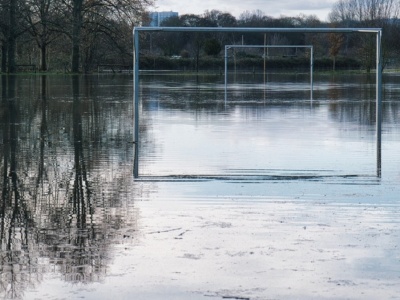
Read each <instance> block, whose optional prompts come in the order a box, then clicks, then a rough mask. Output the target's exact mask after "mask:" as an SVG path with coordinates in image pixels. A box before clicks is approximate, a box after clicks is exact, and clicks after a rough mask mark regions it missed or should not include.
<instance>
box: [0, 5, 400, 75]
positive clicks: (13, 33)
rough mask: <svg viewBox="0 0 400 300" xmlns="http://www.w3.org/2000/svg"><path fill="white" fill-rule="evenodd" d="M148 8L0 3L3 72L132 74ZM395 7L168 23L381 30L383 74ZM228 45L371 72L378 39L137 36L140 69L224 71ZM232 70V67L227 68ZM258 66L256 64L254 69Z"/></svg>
mask: <svg viewBox="0 0 400 300" xmlns="http://www.w3.org/2000/svg"><path fill="white" fill-rule="evenodd" d="M152 4H153V0H90V1H89V0H0V44H1V54H0V56H1V72H4V73H6V72H8V73H15V72H17V71H18V70H21V69H30V68H34V67H38V69H39V70H40V71H66V72H73V73H76V72H91V71H93V70H97V68H98V66H104V67H105V68H109V69H112V70H114V69H127V68H128V69H129V68H130V69H131V68H132V27H133V26H138V25H144V26H146V25H148V24H149V22H150V20H149V17H148V14H147V13H146V11H148V10H149V9H150V8H151V5H152ZM399 7H400V5H399V0H374V1H371V0H339V1H338V2H336V3H335V4H334V5H333V7H332V12H331V14H330V16H329V20H328V21H327V22H322V21H320V20H319V19H318V18H317V17H316V16H313V15H310V16H306V15H300V16H298V17H284V16H282V17H280V18H273V17H270V16H267V15H265V14H264V13H263V12H262V11H261V10H257V11H253V12H249V11H246V12H244V13H242V14H241V15H240V16H239V18H236V17H234V16H233V15H231V14H230V13H227V12H222V11H217V10H212V11H206V12H205V13H203V14H201V15H194V14H186V15H181V16H178V17H171V18H169V19H167V20H165V21H164V22H163V24H162V26H174V27H189V26H190V27H218V26H219V27H269V28H271V27H272V28H282V27H285V28H313V27H314V28H315V27H326V28H330V27H332V28H333V27H364V28H365V27H369V28H372V27H373V28H383V41H382V42H383V58H384V60H383V61H384V64H383V65H384V66H387V65H388V64H396V63H397V61H398V56H399V54H400V53H399V52H400V45H399V44H400V22H399V20H398V14H399ZM225 45H313V47H314V58H315V61H316V62H318V63H320V64H321V65H324V68H325V67H326V66H327V65H330V67H331V68H333V69H335V68H336V67H338V68H339V67H344V68H349V67H355V68H359V67H362V68H364V69H366V70H367V71H370V70H371V69H373V68H374V67H375V55H376V49H375V37H374V36H373V35H371V34H370V35H368V34H333V33H331V34H322V33H268V34H263V33H229V34H228V33H225V34H223V33H206V32H198V33H193V32H192V33H183V32H181V33H176V32H175V33H173V32H169V33H168V32H152V33H151V32H147V33H141V50H142V52H141V58H142V60H141V66H140V68H150V69H151V68H154V69H160V68H176V67H183V68H186V69H189V68H191V69H193V70H199V68H200V69H201V68H208V67H209V66H210V64H211V65H214V66H215V65H216V66H218V67H220V66H221V62H222V61H223V56H224V51H223V49H224V46H225ZM229 55H230V56H231V57H233V59H232V60H233V61H234V62H233V63H234V64H235V65H240V64H245V62H247V63H248V65H247V67H253V65H252V64H254V63H255V61H259V60H260V58H261V57H265V56H267V57H268V59H269V60H272V61H274V62H275V63H276V64H277V65H278V66H279V65H282V64H286V63H288V62H287V60H286V61H284V60H282V58H283V57H291V58H293V59H292V60H291V63H292V64H293V63H298V62H299V61H300V62H301V61H304V60H307V58H308V57H309V55H310V53H309V51H307V50H306V49H295V48H292V49H268V51H264V49H262V48H258V49H251V50H245V49H234V50H232V51H231V53H230V54H229ZM230 63H232V62H230ZM257 65H259V63H257Z"/></svg>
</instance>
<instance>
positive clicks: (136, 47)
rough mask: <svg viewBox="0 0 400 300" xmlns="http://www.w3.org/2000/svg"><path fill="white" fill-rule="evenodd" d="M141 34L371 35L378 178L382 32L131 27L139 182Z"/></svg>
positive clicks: (137, 173) (378, 174)
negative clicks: (374, 49)
mask: <svg viewBox="0 0 400 300" xmlns="http://www.w3.org/2000/svg"><path fill="white" fill-rule="evenodd" d="M141 32H193V33H194V32H207V33H210V32H219V33H261V34H266V33H346V34H348V33H361V34H374V35H375V37H376V79H375V80H376V88H375V101H376V115H375V118H376V158H377V168H376V169H377V174H376V175H377V177H381V140H382V29H381V28H272V27H256V28H255V27H254V28H251V27H134V28H133V32H132V34H133V101H134V105H133V106H134V122H133V125H134V130H133V131H134V136H133V143H134V145H135V149H134V150H135V152H134V162H133V176H134V178H139V176H140V173H139V156H140V151H139V149H140V134H139V133H140V131H139V118H140V116H139V102H140V89H139V87H140V81H139V60H140V38H139V37H140V33H141Z"/></svg>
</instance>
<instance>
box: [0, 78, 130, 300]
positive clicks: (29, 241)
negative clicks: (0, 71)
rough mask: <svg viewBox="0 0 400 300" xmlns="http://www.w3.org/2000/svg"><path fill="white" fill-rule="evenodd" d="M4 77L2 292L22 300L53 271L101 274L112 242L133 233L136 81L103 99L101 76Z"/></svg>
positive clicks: (75, 278) (78, 277)
mask: <svg viewBox="0 0 400 300" xmlns="http://www.w3.org/2000/svg"><path fill="white" fill-rule="evenodd" d="M1 80H2V81H1V95H2V99H1V100H2V101H1V112H2V118H1V121H0V122H1V123H0V130H1V132H0V135H1V140H2V142H1V145H0V154H1V157H2V161H1V165H0V168H1V171H2V177H3V178H2V183H1V185H2V201H1V212H0V213H1V214H0V220H1V227H0V246H1V253H0V256H1V259H0V277H1V278H0V282H1V285H0V295H1V297H2V298H6V299H8V298H10V299H16V298H22V297H23V294H24V291H25V290H26V288H27V287H30V286H32V285H35V284H37V283H39V282H41V280H42V278H43V276H44V274H45V273H48V272H56V273H59V274H62V276H63V278H64V280H66V281H69V282H94V281H100V280H102V279H103V278H104V276H105V274H106V271H107V268H108V265H109V260H110V257H111V254H110V245H112V244H115V243H120V242H124V237H125V239H126V238H127V237H129V238H130V239H133V238H134V237H135V232H136V229H135V226H136V225H135V224H136V212H135V208H134V206H133V203H132V198H133V197H134V191H133V189H131V188H130V186H131V185H130V184H129V182H130V180H131V170H132V164H131V155H132V147H131V145H132V144H131V143H130V140H131V139H126V137H127V136H131V115H130V114H129V111H130V110H131V101H129V102H128V101H126V102H124V101H122V100H123V99H125V95H126V94H125V93H126V90H128V89H129V81H127V82H126V85H125V86H124V85H123V86H121V87H120V89H123V90H125V89H126V90H125V91H124V92H123V93H121V91H118V90H116V91H115V92H116V93H115V96H110V97H109V98H108V99H107V100H108V102H106V101H104V102H103V103H101V102H100V101H99V97H100V96H99V95H101V98H102V100H104V99H105V97H106V95H107V92H104V90H102V88H101V87H99V86H98V85H99V83H98V82H97V81H96V79H95V78H86V81H84V83H85V84H84V88H82V87H81V82H82V78H80V77H78V76H72V77H68V78H65V79H62V80H60V79H57V78H49V77H47V76H45V75H43V76H41V77H19V78H16V77H15V76H5V75H3V76H2V78H1ZM49 80H51V81H52V82H51V85H50V87H49ZM68 81H69V82H68ZM55 87H56V88H55ZM59 93H60V94H61V97H60V96H59V95H57V94H59ZM119 94H124V97H122V96H121V95H119ZM89 112H90V113H89ZM116 115H118V118H116V117H114V116H116Z"/></svg>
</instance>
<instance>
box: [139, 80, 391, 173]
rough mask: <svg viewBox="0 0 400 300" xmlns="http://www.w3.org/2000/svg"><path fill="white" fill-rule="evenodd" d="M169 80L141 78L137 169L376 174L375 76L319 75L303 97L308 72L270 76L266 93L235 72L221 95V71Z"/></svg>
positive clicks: (378, 161)
mask: <svg viewBox="0 0 400 300" xmlns="http://www.w3.org/2000/svg"><path fill="white" fill-rule="evenodd" d="M249 77H251V78H249ZM173 78H174V77H173V76H171V77H169V76H159V77H156V76H154V75H153V76H152V77H151V79H150V78H148V77H147V76H144V77H143V89H142V91H141V93H142V94H141V95H142V98H141V99H142V101H143V111H142V112H141V115H140V117H143V119H142V122H141V124H142V126H143V128H145V126H146V132H147V133H146V135H147V136H143V139H142V141H143V145H141V147H140V149H141V150H142V151H141V152H140V153H142V154H143V155H141V159H140V163H139V165H140V172H139V173H140V174H141V175H144V176H153V177H154V176H155V177H158V176H173V177H178V178H180V177H182V176H184V177H186V178H187V177H188V176H191V175H193V176H194V177H195V178H199V176H203V175H204V178H221V177H222V178H225V177H226V176H229V175H239V176H240V175H248V173H249V171H251V172H252V173H254V170H258V171H259V172H258V173H257V174H256V175H257V178H261V177H260V176H261V175H266V176H264V177H263V178H276V176H275V175H278V177H279V176H281V177H279V178H304V176H309V178H316V177H321V178H323V177H330V176H336V175H338V176H345V177H349V176H359V175H361V176H364V175H367V176H374V175H378V177H380V174H381V150H380V149H381V145H380V140H378V139H377V134H376V117H375V114H376V103H375V86H374V84H373V83H374V81H371V80H372V79H374V78H372V79H371V78H370V77H369V76H364V75H361V76H358V75H352V76H325V75H322V76H318V77H317V82H316V84H315V87H316V95H317V97H316V98H315V99H313V100H312V101H311V100H310V99H309V77H308V75H307V74H299V75H296V76H294V75H291V76H288V75H286V74H274V75H271V76H270V78H269V82H268V87H267V88H268V100H267V101H265V99H264V97H263V93H264V90H263V88H264V87H263V86H262V85H260V84H259V81H260V80H261V79H260V78H261V77H260V78H258V77H255V76H247V77H246V76H244V77H243V78H242V79H241V80H238V82H237V83H236V84H237V87H235V86H234V84H231V86H230V89H229V94H228V102H227V103H225V98H224V96H225V94H224V88H223V87H224V86H223V82H221V81H222V79H221V78H214V79H215V81H214V82H209V81H207V80H204V81H200V82H197V81H196V82H195V81H193V79H192V80H191V79H190V78H184V83H181V82H180V81H177V80H176V77H175V79H173ZM197 80H198V79H197ZM286 80H287V81H286ZM199 86H200V87H201V89H199ZM396 106H397V108H396V109H395V110H398V105H396ZM387 107H388V106H387V105H386V104H385V105H384V106H383V110H384V114H386V112H387ZM385 121H386V120H385ZM202 126H204V127H203V128H201V127H202ZM233 148H234V149H235V150H234V151H233V150H232V149H233ZM288 148H289V149H290V150H289V149H288ZM228 161H229V164H228V163H227V164H225V165H223V164H222V162H228ZM293 166H296V167H298V168H296V169H293ZM232 170H234V171H235V174H233V173H232V172H231V171H232ZM275 170H281V171H282V170H283V171H282V172H281V174H277V172H276V171H275ZM271 171H272V173H273V174H271ZM278 173H279V172H278ZM295 173H296V176H295V175H294V174H295ZM299 173H300V175H301V176H297V175H299ZM268 175H274V176H272V177H271V176H268ZM288 176H289V177H288ZM251 179H254V178H251Z"/></svg>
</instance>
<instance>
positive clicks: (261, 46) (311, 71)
mask: <svg viewBox="0 0 400 300" xmlns="http://www.w3.org/2000/svg"><path fill="white" fill-rule="evenodd" d="M236 48H245V49H246V48H263V49H269V48H280V49H282V48H296V49H297V48H306V49H310V99H311V100H312V99H313V91H314V80H313V69H314V47H313V46H312V45H225V53H224V55H225V101H226V100H227V95H228V58H229V56H228V50H230V49H236ZM264 56H265V53H264ZM265 59H266V57H264V72H265Z"/></svg>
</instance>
